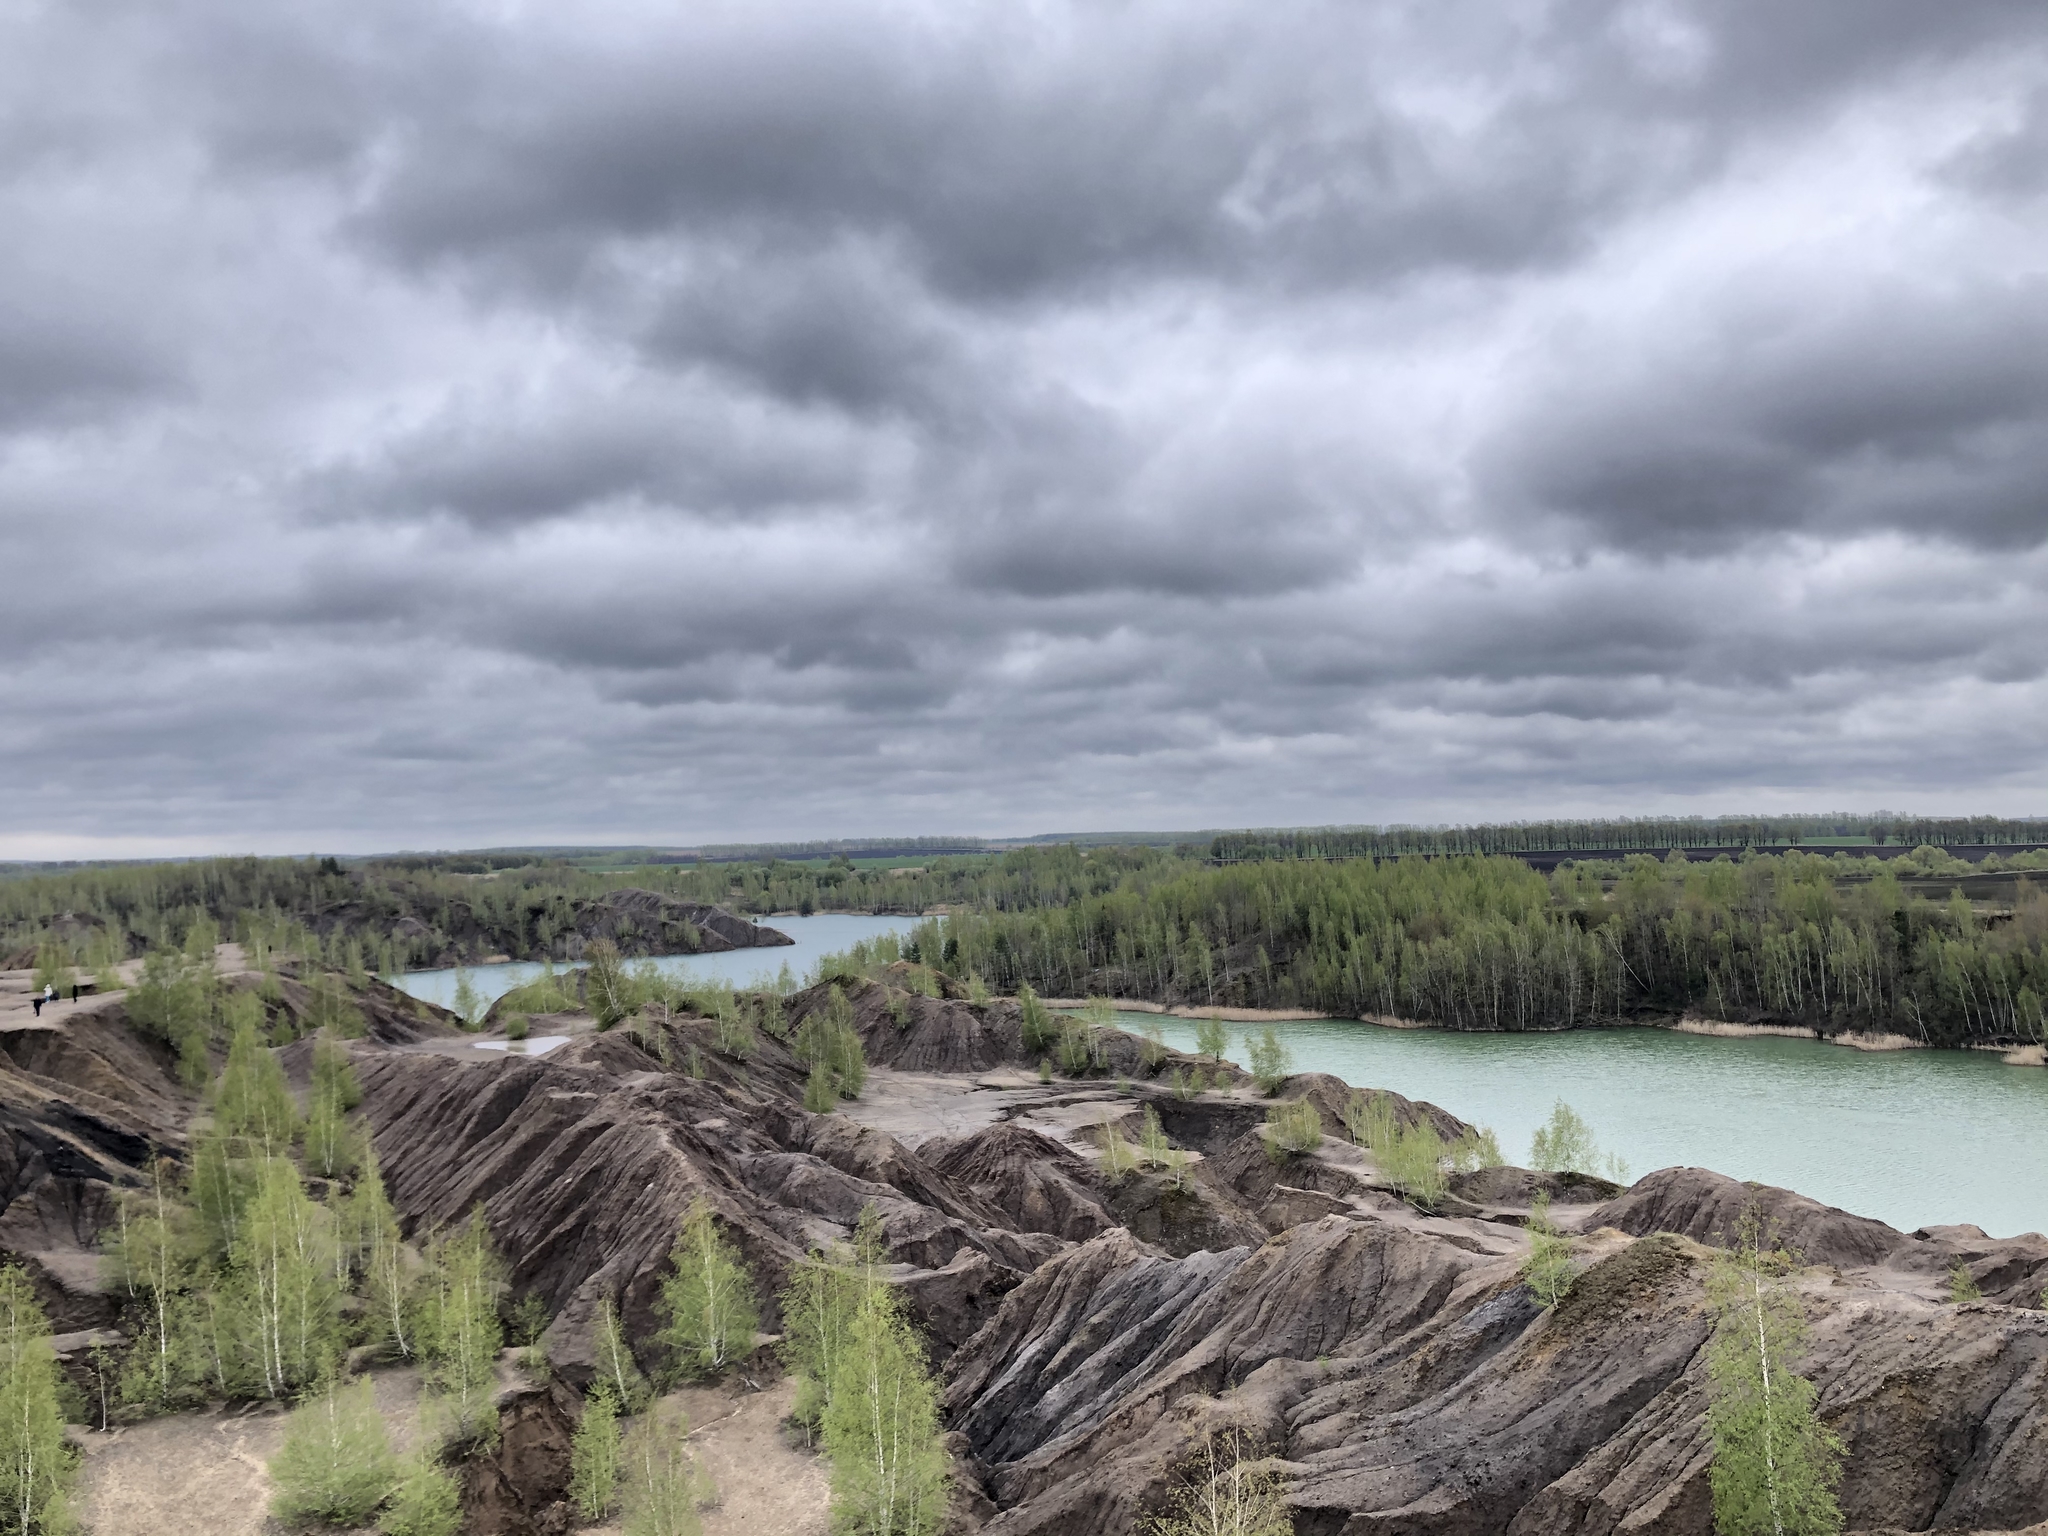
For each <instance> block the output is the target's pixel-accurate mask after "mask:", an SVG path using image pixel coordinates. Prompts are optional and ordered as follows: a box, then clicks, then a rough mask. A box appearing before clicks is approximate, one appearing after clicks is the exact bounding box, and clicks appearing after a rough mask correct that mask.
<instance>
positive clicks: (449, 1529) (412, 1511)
mask: <svg viewBox="0 0 2048 1536" xmlns="http://www.w3.org/2000/svg"><path fill="white" fill-rule="evenodd" d="M381 1524H382V1526H383V1530H384V1536H456V1533H457V1532H458V1531H460V1530H461V1529H462V1485H461V1484H460V1483H458V1482H457V1481H456V1480H455V1475H454V1473H452V1472H450V1471H449V1470H448V1469H447V1468H446V1467H444V1466H442V1465H441V1459H440V1457H439V1456H438V1455H437V1454H436V1452H435V1448H434V1447H433V1446H432V1445H431V1444H424V1445H421V1446H420V1447H419V1448H417V1449H416V1450H415V1451H414V1452H413V1453H412V1454H411V1455H410V1456H408V1457H406V1458H405V1461H404V1462H403V1464H402V1465H401V1467H400V1469H399V1476H398V1486H397V1488H396V1489H395V1490H394V1491H393V1492H392V1495H391V1503H390V1506H389V1507H388V1508H387V1509H386V1510H385V1511H384V1516H383V1519H382V1521H381Z"/></svg>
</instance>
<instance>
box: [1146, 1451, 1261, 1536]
mask: <svg viewBox="0 0 2048 1536" xmlns="http://www.w3.org/2000/svg"><path fill="white" fill-rule="evenodd" d="M1255 1451H1256V1445H1255V1443H1254V1442H1253V1440H1252V1438H1251V1437H1250V1436H1249V1435H1248V1434H1246V1433H1245V1432H1244V1431H1242V1430H1237V1429H1228V1430H1225V1431H1224V1432H1223V1433H1222V1434H1221V1435H1208V1436H1205V1437H1204V1438H1203V1441H1202V1448H1201V1450H1200V1451H1198V1452H1197V1453H1196V1454H1195V1455H1194V1456H1193V1457H1192V1458H1190V1459H1189V1461H1188V1462H1187V1463H1186V1464H1185V1465H1183V1466H1182V1467H1181V1468H1180V1469H1179V1472H1178V1476H1177V1477H1176V1479H1175V1481H1176V1484H1177V1486H1176V1487H1175V1489H1174V1492H1173V1495H1172V1498H1171V1500H1170V1502H1169V1503H1168V1505H1167V1508H1166V1512H1165V1513H1164V1514H1161V1515H1157V1516H1154V1517H1153V1518H1152V1519H1151V1520H1150V1521H1148V1522H1147V1523H1146V1525H1145V1527H1144V1532H1145V1536H1291V1533H1292V1532H1293V1530H1294V1517H1293V1515H1291V1514H1290V1513H1289V1512H1288V1509H1287V1504H1286V1500H1285V1494H1286V1489H1285V1486H1284V1485H1283V1484H1282V1482H1281V1479H1280V1476H1279V1474H1278V1473H1277V1472H1276V1471H1274V1470H1273V1469H1272V1468H1270V1467H1266V1466H1261V1465H1259V1464H1258V1462H1257V1461H1256V1460H1255Z"/></svg>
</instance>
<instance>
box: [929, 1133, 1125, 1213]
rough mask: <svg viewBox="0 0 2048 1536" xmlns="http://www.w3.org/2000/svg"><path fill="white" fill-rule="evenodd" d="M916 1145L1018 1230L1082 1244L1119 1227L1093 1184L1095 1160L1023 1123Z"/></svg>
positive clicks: (945, 1172)
mask: <svg viewBox="0 0 2048 1536" xmlns="http://www.w3.org/2000/svg"><path fill="white" fill-rule="evenodd" d="M917 1150H918V1155H919V1156H920V1157H922V1158H923V1159H924V1161H925V1162H926V1163H927V1164H928V1165H929V1166H930V1167H932V1168H935V1169H937V1170H938V1172H940V1173H941V1174H943V1175H944V1176H945V1177H946V1178H948V1179H950V1180H952V1181H953V1183H955V1184H956V1185H963V1186H965V1187H966V1188H968V1189H970V1190H972V1191H973V1192H974V1193H975V1194H976V1195H978V1196H980V1197H981V1198H982V1199H983V1200H984V1201H986V1202H987V1203H988V1204H989V1205H990V1206H991V1207H993V1208H994V1209H996V1210H998V1211H1001V1212H1002V1213H1003V1215H1004V1216H1005V1217H1006V1218H1007V1219H1008V1220H1009V1222H1010V1224H1011V1225H1012V1226H1014V1227H1015V1228H1016V1229H1017V1230H1018V1231H1020V1232H1043V1233H1046V1234H1048V1235H1050V1236H1053V1237H1058V1238H1063V1239H1065V1240H1067V1241H1069V1242H1086V1241H1087V1240H1088V1239H1089V1238H1091V1237H1099V1236H1100V1235H1101V1234H1102V1233H1104V1232H1107V1231H1108V1230H1109V1229H1110V1228H1112V1227H1114V1226H1116V1225H1118V1221H1117V1218H1116V1217H1114V1216H1112V1215H1111V1214H1110V1213H1109V1211H1108V1210H1107V1209H1106V1208H1105V1207H1104V1205H1103V1202H1102V1197H1101V1195H1100V1193H1099V1192H1098V1191H1097V1189H1096V1187H1095V1178H1094V1169H1093V1165H1092V1164H1090V1163H1089V1161H1088V1160H1087V1159H1086V1158H1083V1157H1082V1156H1081V1155H1080V1154H1078V1153H1077V1152H1075V1151H1074V1150H1073V1149H1072V1148H1071V1147H1069V1146H1068V1145H1067V1144H1066V1143H1065V1142H1060V1141H1055V1140H1053V1139H1052V1138H1051V1137H1050V1136H1046V1135H1043V1134H1041V1133H1040V1132H1038V1131H1034V1130H1032V1129H1031V1128H1030V1127H1028V1126H1022V1125H1016V1124H1012V1123H1003V1124H998V1125H994V1126H991V1127H989V1128H988V1129H987V1130H985V1131H981V1132H978V1133H977V1134H975V1135H972V1136H957V1137H933V1138H932V1139H931V1140H929V1141H926V1142H924V1143H923V1144H922V1145H921V1146H919V1148H918V1149H917Z"/></svg>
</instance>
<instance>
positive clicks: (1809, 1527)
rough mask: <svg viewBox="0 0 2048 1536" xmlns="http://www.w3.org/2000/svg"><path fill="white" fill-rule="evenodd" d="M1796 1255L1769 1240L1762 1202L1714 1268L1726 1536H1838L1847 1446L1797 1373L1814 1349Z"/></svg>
mask: <svg viewBox="0 0 2048 1536" xmlns="http://www.w3.org/2000/svg"><path fill="white" fill-rule="evenodd" d="M1797 1269H1798V1263H1797V1260H1796V1259H1795V1258H1794V1256H1793V1255H1791V1254H1789V1253H1787V1252H1786V1251H1785V1250H1784V1249H1783V1248H1781V1247H1779V1246H1778V1244H1777V1243H1776V1242H1775V1240H1774V1239H1773V1237H1772V1236H1771V1235H1769V1234H1766V1232H1765V1230H1764V1223H1763V1218H1762V1216H1761V1215H1760V1214H1759V1212H1758V1210H1757V1207H1756V1205H1755V1202H1753V1201H1752V1202H1751V1203H1750V1205H1749V1207H1748V1208H1747V1209H1746V1210H1744V1212H1743V1214H1742V1219H1741V1223H1740V1225H1739V1226H1738V1228H1737V1230H1736V1237H1735V1243H1734V1245H1733V1246H1732V1247H1730V1248H1728V1249H1727V1250H1725V1251H1724V1252H1723V1253H1722V1254H1721V1255H1720V1257H1719V1258H1717V1259H1716V1261H1715V1264H1714V1269H1713V1272H1712V1274H1711V1275H1710V1276H1709V1278H1708V1282H1707V1296H1708V1299H1709V1301H1710V1302H1711V1303H1712V1305H1713V1308H1714V1311H1715V1314H1716V1319H1717V1321H1716V1326H1715V1330H1714V1336H1713V1338H1712V1340H1711V1341H1710V1342H1709V1344H1708V1346H1707V1380H1708V1408H1707V1427H1708V1429H1709V1430H1710V1431H1711V1433H1712V1435H1713V1439H1714V1464H1713V1470H1712V1473H1711V1479H1712V1485H1713V1492H1714V1529H1715V1530H1716V1532H1718V1533H1719V1536H1835V1533H1837V1532H1839V1531H1840V1530H1841V1529H1842V1512H1841V1510H1840V1509H1839V1508H1838V1507H1837V1505H1836V1503H1835V1486H1836V1484H1837V1483H1838V1482H1839V1481H1840V1479H1841V1456H1842V1443H1841V1441H1840V1440H1839V1439H1838V1438H1837V1437H1836V1435H1835V1434H1834V1432H1833V1431H1832V1430H1830V1429H1828V1428H1827V1426H1826V1425H1824V1424H1822V1423H1821V1422H1820V1419H1819V1416H1818V1415H1817V1414H1816V1413H1815V1411H1814V1389H1813V1383H1811V1382H1810V1381H1808V1380H1806V1379H1805V1378H1804V1377H1803V1376H1800V1375H1799V1374H1797V1373H1796V1372H1795V1371H1794V1370H1793V1369H1792V1362H1793V1360H1795V1359H1796V1358H1797V1357H1798V1356H1799V1354H1800V1352H1801V1350H1802V1349H1803V1348H1804V1347H1805V1342H1806V1320H1805V1317H1804V1316H1803V1315H1802V1313H1801V1311H1800V1306H1799V1297H1798V1294H1797V1292H1796V1291H1795V1290H1794V1289H1793V1284H1792V1280H1793V1276H1794V1275H1795V1274H1796V1272H1797Z"/></svg>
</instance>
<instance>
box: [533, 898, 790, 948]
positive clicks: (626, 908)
mask: <svg viewBox="0 0 2048 1536" xmlns="http://www.w3.org/2000/svg"><path fill="white" fill-rule="evenodd" d="M573 913H574V915H573V918H572V923H573V926H572V927H571V929H570V930H569V932H568V933H567V934H565V935H563V938H562V940H561V941H558V942H560V947H561V950H562V957H563V958H565V959H570V960H575V959H579V958H581V956H582V952H583V947H584V946H585V945H587V944H589V943H591V942H592V941H594V940H597V939H609V940H611V941H612V943H614V944H616V945H617V946H618V948H619V953H620V954H622V955H687V954H712V953H716V952H719V951H723V950H732V949H756V948H770V947H774V946H777V945H784V944H794V943H795V942H796V940H794V939H792V938H791V937H790V936H789V935H788V934H786V933H783V932H781V931H780V930H778V929H774V928H767V927H763V926H761V925H759V924H756V923H750V922H748V921H747V920H746V919H745V918H744V917H741V916H739V915H738V914H737V913H734V912H730V911H728V910H726V909H725V908H724V907H714V906H708V905H706V904H705V903H703V902H700V901H683V900H681V899H679V898H678V897H674V896H665V895H663V894H662V893H661V892H660V891H644V890H640V889H638V888H636V887H631V886H629V887H627V888H625V889H623V890H617V891H607V892H606V893H605V894H604V895H603V896H600V897H598V898H597V899H596V900H594V901H587V902H579V903H577V904H576V906H575V907H574V909H573Z"/></svg>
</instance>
